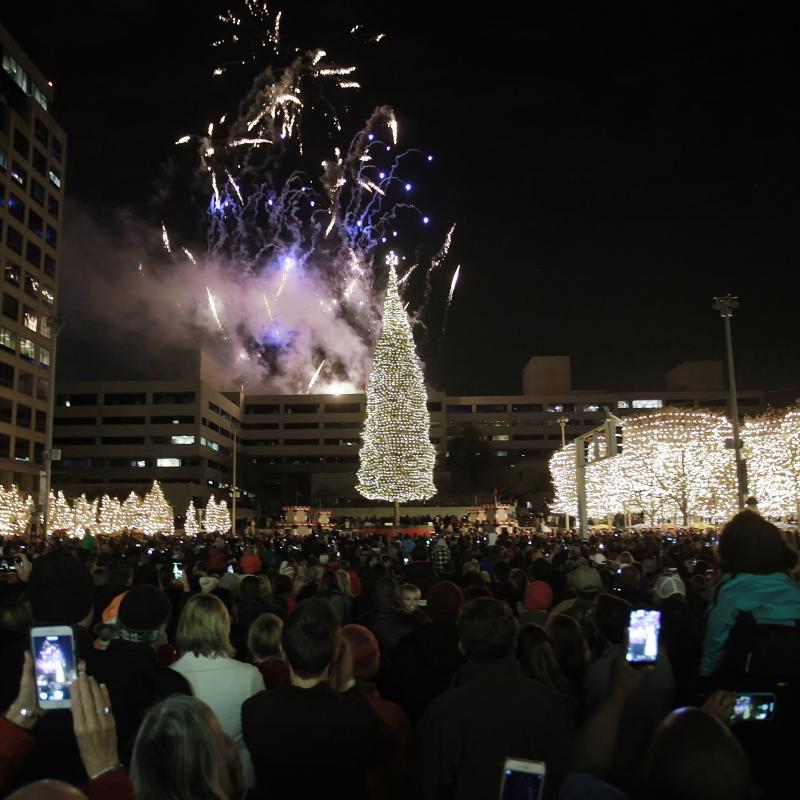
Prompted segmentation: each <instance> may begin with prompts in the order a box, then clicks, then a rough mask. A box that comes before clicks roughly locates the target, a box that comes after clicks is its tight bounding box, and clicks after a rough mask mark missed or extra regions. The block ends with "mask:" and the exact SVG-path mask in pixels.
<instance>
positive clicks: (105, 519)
mask: <svg viewBox="0 0 800 800" xmlns="http://www.w3.org/2000/svg"><path fill="white" fill-rule="evenodd" d="M123 527H124V524H123V513H122V505H121V503H120V502H119V500H118V499H117V498H116V497H109V496H108V495H107V494H104V495H103V497H102V499H101V500H100V511H99V513H98V519H97V528H98V530H99V531H100V533H102V534H104V535H105V536H113V535H115V534H117V533H120V531H121V530H122V528H123Z"/></svg>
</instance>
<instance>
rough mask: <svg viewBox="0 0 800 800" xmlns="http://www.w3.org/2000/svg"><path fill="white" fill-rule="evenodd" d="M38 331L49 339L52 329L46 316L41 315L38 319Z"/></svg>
mask: <svg viewBox="0 0 800 800" xmlns="http://www.w3.org/2000/svg"><path fill="white" fill-rule="evenodd" d="M39 333H40V334H41V335H42V336H44V338H45V339H49V338H50V337H51V336H52V335H53V330H52V328H51V327H50V322H49V321H48V318H47V317H45V316H43V317H42V318H41V319H40V320H39Z"/></svg>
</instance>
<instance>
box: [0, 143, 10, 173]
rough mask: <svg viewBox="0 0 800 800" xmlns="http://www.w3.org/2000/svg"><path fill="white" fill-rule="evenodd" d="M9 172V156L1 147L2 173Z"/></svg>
mask: <svg viewBox="0 0 800 800" xmlns="http://www.w3.org/2000/svg"><path fill="white" fill-rule="evenodd" d="M7 170H8V156H7V155H6V151H5V150H3V148H2V147H0V172H6V171H7Z"/></svg>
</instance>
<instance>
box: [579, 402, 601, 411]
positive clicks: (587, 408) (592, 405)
mask: <svg viewBox="0 0 800 800" xmlns="http://www.w3.org/2000/svg"><path fill="white" fill-rule="evenodd" d="M583 410H584V411H599V410H600V406H599V405H597V403H586V404H585V405H584V406H583Z"/></svg>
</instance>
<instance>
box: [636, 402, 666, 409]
mask: <svg viewBox="0 0 800 800" xmlns="http://www.w3.org/2000/svg"><path fill="white" fill-rule="evenodd" d="M663 407H664V401H663V400H634V401H633V408H663Z"/></svg>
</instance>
